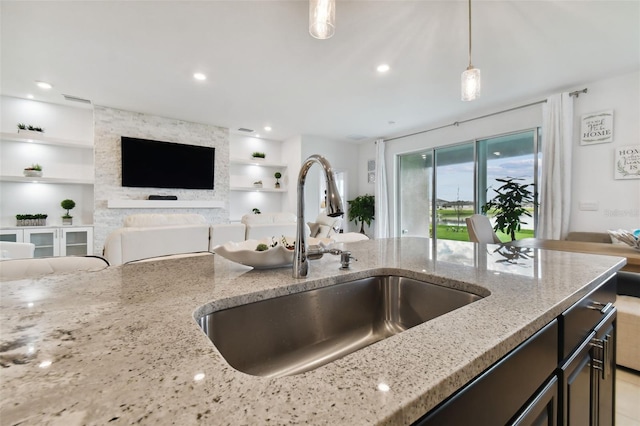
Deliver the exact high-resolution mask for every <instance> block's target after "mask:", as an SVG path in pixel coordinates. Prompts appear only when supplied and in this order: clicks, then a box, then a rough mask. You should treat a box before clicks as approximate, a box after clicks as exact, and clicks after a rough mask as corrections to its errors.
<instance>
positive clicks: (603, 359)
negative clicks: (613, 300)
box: [560, 308, 616, 426]
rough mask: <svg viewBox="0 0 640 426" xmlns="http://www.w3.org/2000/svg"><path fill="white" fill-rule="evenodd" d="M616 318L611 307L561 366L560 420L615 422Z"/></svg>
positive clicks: (606, 425) (595, 425) (608, 425)
mask: <svg viewBox="0 0 640 426" xmlns="http://www.w3.org/2000/svg"><path fill="white" fill-rule="evenodd" d="M615 318H616V311H615V308H614V309H612V310H611V312H609V314H608V315H607V316H606V318H605V319H604V320H603V321H602V322H601V323H600V324H598V325H597V326H596V327H595V329H594V331H592V332H591V333H589V334H588V335H587V336H586V337H585V339H584V341H583V342H582V344H581V345H580V346H579V348H578V349H577V350H576V351H575V353H574V354H573V355H572V356H571V357H569V359H567V361H566V362H565V363H564V365H563V366H562V368H561V371H560V376H561V379H562V386H563V392H562V395H563V399H564V401H563V406H564V407H563V408H564V409H563V414H562V424H565V425H578V426H580V425H585V426H612V425H613V424H614V415H615V408H614V400H615V398H614V396H615V395H614V384H615V354H614V351H615Z"/></svg>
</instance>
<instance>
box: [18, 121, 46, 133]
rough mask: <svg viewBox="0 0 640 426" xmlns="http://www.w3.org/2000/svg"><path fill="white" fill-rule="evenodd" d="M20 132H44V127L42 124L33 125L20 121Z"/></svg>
mask: <svg viewBox="0 0 640 426" xmlns="http://www.w3.org/2000/svg"><path fill="white" fill-rule="evenodd" d="M18 133H44V129H43V128H42V127H40V126H32V125H31V124H29V125H27V124H24V123H18Z"/></svg>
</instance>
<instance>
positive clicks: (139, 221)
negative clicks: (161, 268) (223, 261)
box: [104, 214, 211, 265]
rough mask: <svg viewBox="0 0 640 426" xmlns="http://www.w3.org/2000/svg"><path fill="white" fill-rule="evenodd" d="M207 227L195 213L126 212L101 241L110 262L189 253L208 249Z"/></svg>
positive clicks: (118, 263)
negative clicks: (121, 219)
mask: <svg viewBox="0 0 640 426" xmlns="http://www.w3.org/2000/svg"><path fill="white" fill-rule="evenodd" d="M210 232H211V227H210V226H209V224H207V222H206V220H205V218H204V217H203V216H202V215H197V214H175V215H171V214H137V215H131V216H127V217H126V218H125V220H124V227H122V228H119V229H116V230H115V231H113V232H112V233H111V234H109V236H108V237H107V240H106V241H105V244H104V257H105V258H106V259H107V260H108V261H109V263H110V264H111V265H122V264H124V263H129V262H133V261H139V260H144V259H150V258H156V257H161V256H172V255H181V254H187V253H189V254H191V253H208V252H209V248H210V247H209V235H210Z"/></svg>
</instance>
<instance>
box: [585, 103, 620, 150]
mask: <svg viewBox="0 0 640 426" xmlns="http://www.w3.org/2000/svg"><path fill="white" fill-rule="evenodd" d="M605 142H613V110H609V111H600V112H594V113H591V114H586V115H583V116H582V123H581V125H580V145H593V144H597V143H605Z"/></svg>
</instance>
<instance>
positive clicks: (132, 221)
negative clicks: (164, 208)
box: [123, 213, 207, 228]
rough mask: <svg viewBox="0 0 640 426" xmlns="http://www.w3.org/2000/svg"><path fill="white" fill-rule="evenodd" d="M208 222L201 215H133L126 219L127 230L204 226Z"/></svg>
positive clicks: (124, 222)
mask: <svg viewBox="0 0 640 426" xmlns="http://www.w3.org/2000/svg"><path fill="white" fill-rule="evenodd" d="M206 223H207V220H206V219H205V218H204V216H202V215H200V214H193V213H184V214H183V213H181V214H157V213H152V214H132V215H129V216H127V217H125V218H124V221H123V224H124V227H125V228H146V227H150V226H178V225H202V224H206Z"/></svg>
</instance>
